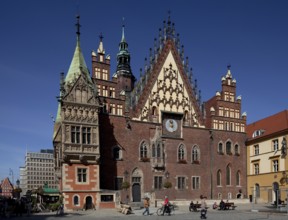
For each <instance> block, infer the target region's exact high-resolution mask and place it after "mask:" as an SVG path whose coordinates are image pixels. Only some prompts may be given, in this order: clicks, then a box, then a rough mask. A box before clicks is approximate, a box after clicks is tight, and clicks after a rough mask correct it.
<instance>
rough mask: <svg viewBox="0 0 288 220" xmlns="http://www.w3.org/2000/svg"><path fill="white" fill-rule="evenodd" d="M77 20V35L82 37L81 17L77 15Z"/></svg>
mask: <svg viewBox="0 0 288 220" xmlns="http://www.w3.org/2000/svg"><path fill="white" fill-rule="evenodd" d="M76 18H77V23H76V24H75V26H76V27H77V32H76V34H77V36H78V37H79V36H80V27H81V25H80V15H77V16H76Z"/></svg>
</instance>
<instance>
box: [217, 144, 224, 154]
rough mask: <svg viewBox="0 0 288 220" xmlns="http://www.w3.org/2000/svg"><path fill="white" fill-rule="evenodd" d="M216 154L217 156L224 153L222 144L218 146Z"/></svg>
mask: <svg viewBox="0 0 288 220" xmlns="http://www.w3.org/2000/svg"><path fill="white" fill-rule="evenodd" d="M218 153H219V154H223V153H224V152H223V144H222V143H219V144H218Z"/></svg>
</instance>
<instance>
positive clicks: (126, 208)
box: [119, 204, 133, 215]
mask: <svg viewBox="0 0 288 220" xmlns="http://www.w3.org/2000/svg"><path fill="white" fill-rule="evenodd" d="M119 212H121V213H122V214H124V215H128V214H132V213H133V212H132V208H131V206H130V205H125V204H121V208H120V210H119Z"/></svg>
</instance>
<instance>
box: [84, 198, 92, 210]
mask: <svg viewBox="0 0 288 220" xmlns="http://www.w3.org/2000/svg"><path fill="white" fill-rule="evenodd" d="M85 209H86V210H87V209H93V203H92V197H91V196H87V197H86V199H85Z"/></svg>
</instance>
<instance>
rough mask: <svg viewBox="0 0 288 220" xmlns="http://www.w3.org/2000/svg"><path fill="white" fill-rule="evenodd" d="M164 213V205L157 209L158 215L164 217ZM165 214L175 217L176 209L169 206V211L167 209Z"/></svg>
mask: <svg viewBox="0 0 288 220" xmlns="http://www.w3.org/2000/svg"><path fill="white" fill-rule="evenodd" d="M163 211H164V205H162V206H161V207H160V208H159V209H157V215H162V214H163ZM165 214H167V215H168V214H170V215H174V214H175V207H174V205H172V204H169V210H167V209H166V211H165V213H164V215H165Z"/></svg>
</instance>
